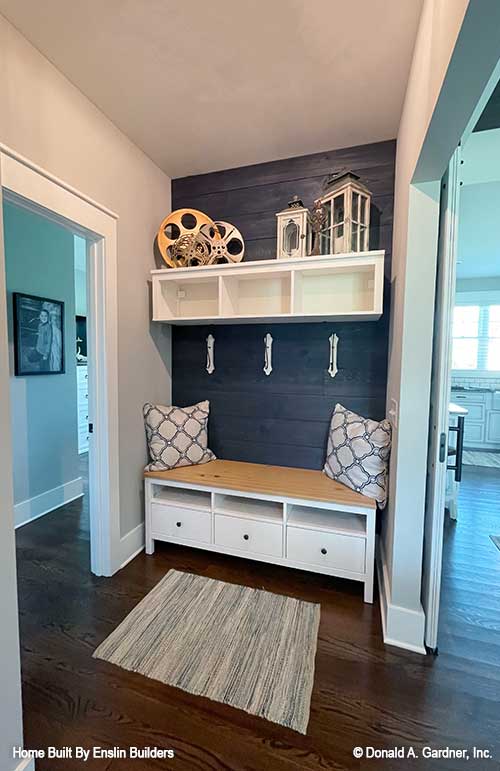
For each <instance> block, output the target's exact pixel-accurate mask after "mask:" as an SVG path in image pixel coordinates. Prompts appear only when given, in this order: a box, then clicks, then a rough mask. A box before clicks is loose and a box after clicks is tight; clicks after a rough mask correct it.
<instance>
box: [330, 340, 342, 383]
mask: <svg viewBox="0 0 500 771" xmlns="http://www.w3.org/2000/svg"><path fill="white" fill-rule="evenodd" d="M328 339H329V341H330V366H329V367H328V374H329V375H330V377H335V375H336V374H337V372H338V371H339V369H338V367H337V345H338V342H339V339H338V337H337V335H335V334H334V335H330V337H329V338H328Z"/></svg>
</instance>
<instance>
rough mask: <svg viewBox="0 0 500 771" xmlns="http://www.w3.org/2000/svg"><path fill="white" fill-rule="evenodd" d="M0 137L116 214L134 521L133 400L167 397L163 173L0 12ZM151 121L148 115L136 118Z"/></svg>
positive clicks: (125, 518) (124, 451) (123, 477)
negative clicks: (161, 308)
mask: <svg viewBox="0 0 500 771" xmlns="http://www.w3.org/2000/svg"><path fill="white" fill-rule="evenodd" d="M0 105H1V109H0V141H1V142H3V143H5V144H6V145H8V146H10V147H12V148H14V149H15V150H17V151H18V152H20V153H21V154H23V155H25V156H27V157H28V158H29V159H30V160H32V161H34V162H35V163H37V164H39V165H40V166H42V167H43V168H45V169H47V170H48V171H50V172H51V173H52V174H55V175H56V176H58V177H60V178H62V179H63V180H65V181H66V182H68V183H69V184H71V185H73V186H74V187H76V188H78V189H79V190H81V191H83V192H84V193H86V194H87V195H89V196H91V197H92V198H94V199H95V200H97V201H99V202H100V203H102V204H104V205H105V206H107V207H109V208H110V209H112V210H114V211H115V212H117V214H118V215H119V218H120V219H119V221H118V312H119V319H118V330H119V338H118V347H119V352H118V355H119V421H120V423H119V424H120V442H119V447H118V448H117V452H118V454H119V460H120V515H121V532H122V535H124V534H126V533H127V532H128V531H130V530H131V529H132V528H134V527H135V526H136V525H138V524H139V523H140V521H141V520H142V516H143V512H142V484H141V470H142V467H143V465H144V462H145V458H146V449H145V440H144V428H143V421H142V413H141V407H142V405H143V403H144V402H146V401H154V400H160V401H162V402H163V403H165V402H167V403H168V401H169V399H170V392H171V378H170V337H169V330H168V328H166V327H162V328H155V329H154V330H153V329H152V328H151V324H150V305H149V294H148V272H149V270H150V269H151V268H152V267H154V261H153V241H154V237H155V232H156V230H157V229H158V225H159V223H160V222H161V220H162V219H163V217H164V216H165V215H166V214H167V213H168V212H169V211H170V179H169V177H167V176H166V175H165V174H164V173H163V172H162V171H160V169H158V167H157V166H155V165H154V164H153V163H152V162H151V161H150V160H149V159H148V158H147V157H146V156H145V155H144V154H143V153H142V152H141V151H140V150H139V149H138V148H137V147H135V146H134V145H133V144H132V143H131V142H130V141H129V140H128V139H127V138H126V137H125V136H124V135H123V134H122V133H121V132H120V131H119V130H118V129H117V128H116V127H115V126H114V125H113V124H112V123H111V122H110V121H109V120H107V118H105V117H104V115H103V114H102V113H101V112H99V110H98V109H97V108H96V107H95V106H94V105H93V104H92V103H91V102H89V101H88V100H87V99H86V98H85V97H84V96H83V95H82V94H81V93H80V92H79V91H78V90H77V89H76V88H74V87H73V86H72V85H71V83H70V82H69V81H68V80H67V79H66V78H65V77H64V76H63V75H61V74H60V73H59V72H58V71H57V70H56V69H55V68H54V67H53V66H52V65H51V64H50V63H49V61H48V60H47V59H45V58H44V57H43V56H42V55H41V54H40V53H39V52H38V51H37V50H36V49H35V48H33V46H31V45H30V44H29V43H28V42H27V41H26V40H25V38H23V37H22V36H21V35H20V34H19V33H18V32H17V31H16V30H15V29H14V28H13V27H12V26H11V25H10V24H9V23H8V22H7V21H6V20H5V19H4V18H3V17H1V16H0ZM144 120H154V116H144Z"/></svg>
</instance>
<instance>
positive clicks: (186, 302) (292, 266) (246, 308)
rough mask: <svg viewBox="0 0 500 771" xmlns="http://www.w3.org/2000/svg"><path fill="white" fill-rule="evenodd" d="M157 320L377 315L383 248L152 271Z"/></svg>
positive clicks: (331, 318) (189, 321)
mask: <svg viewBox="0 0 500 771" xmlns="http://www.w3.org/2000/svg"><path fill="white" fill-rule="evenodd" d="M151 275H152V280H153V320H154V321H163V322H166V323H168V324H200V323H203V322H208V323H210V324H216V323H256V322H257V323H258V322H261V323H265V322H270V321H275V322H278V321H279V322H285V321H323V320H325V321H374V320H376V319H378V318H380V316H381V315H382V300H383V284H384V252H383V251H372V252H361V253H353V254H344V255H337V256H334V255H327V256H321V257H304V258H301V259H292V260H262V261H256V262H243V263H239V264H238V265H233V264H227V265H210V266H205V267H200V268H176V269H163V270H153V271H152V272H151Z"/></svg>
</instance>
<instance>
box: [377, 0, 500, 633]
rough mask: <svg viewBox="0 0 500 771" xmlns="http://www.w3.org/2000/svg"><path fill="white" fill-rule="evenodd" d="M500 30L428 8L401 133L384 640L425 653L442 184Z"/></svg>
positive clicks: (449, 2) (443, 6)
mask: <svg viewBox="0 0 500 771" xmlns="http://www.w3.org/2000/svg"><path fill="white" fill-rule="evenodd" d="M499 29H500V4H499V3H498V2H497V1H496V0H481V2H480V3H478V2H472V3H469V2H468V0H425V3H424V8H423V12H422V17H421V23H420V28H419V34H418V36H417V41H416V45H415V51H414V57H413V63H412V68H411V73H410V78H409V82H408V89H407V93H406V98H405V103H404V107H403V114H402V116H401V123H400V128H399V132H398V145H397V157H396V180H395V211H394V240H393V259H392V279H391V281H392V316H391V339H390V350H389V378H388V394H387V399H388V410H389V409H390V408H391V406H392V401H393V400H395V401H397V402H398V404H399V420H398V426H397V429H396V430H395V433H394V447H393V452H392V456H391V470H390V474H391V483H390V485H391V486H390V498H389V507H388V510H387V512H386V516H385V520H384V522H383V528H382V539H381V543H382V552H383V562H384V563H385V564H384V566H385V571H383V572H384V575H385V576H386V581H385V587H384V589H385V594H384V596H385V598H386V605H387V608H388V611H387V618H386V637H387V638H392V640H393V641H394V642H396V643H397V644H400V645H403V646H405V647H414V648H419V647H421V646H422V642H423V632H424V624H423V622H424V618H423V612H422V608H421V597H420V595H421V583H422V549H423V532H424V518H425V490H426V474H427V440H428V424H429V423H428V421H429V398H430V379H431V356H432V330H433V318H434V286H435V267H436V253H437V235H438V220H439V194H440V180H441V178H442V176H443V174H444V172H445V170H446V167H447V165H448V163H449V160H450V158H451V156H452V154H453V152H454V150H455V148H456V147H457V145H458V143H459V141H460V139H461V138H462V136H463V135H464V133H465V131H466V130H468V129H469V127H470V124H471V121H472V118H473V114H474V112H475V110H476V108H477V104H478V101H479V100H480V98H482V96H483V94H484V93H485V92H486V89H487V87H488V88H491V90H492V89H493V87H494V85H493V73H494V71H495V68H496V66H497V64H498V59H499V53H500V41H499V33H498V30H499ZM478 41H481V42H480V45H478ZM491 90H490V91H489V93H491ZM383 607H384V603H383Z"/></svg>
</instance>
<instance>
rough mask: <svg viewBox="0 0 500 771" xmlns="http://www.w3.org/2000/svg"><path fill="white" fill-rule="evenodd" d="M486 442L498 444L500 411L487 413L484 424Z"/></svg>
mask: <svg viewBox="0 0 500 771" xmlns="http://www.w3.org/2000/svg"><path fill="white" fill-rule="evenodd" d="M486 441H487V442H495V443H497V444H500V411H499V410H496V411H493V410H491V411H490V412H488V420H487V423H486Z"/></svg>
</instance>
